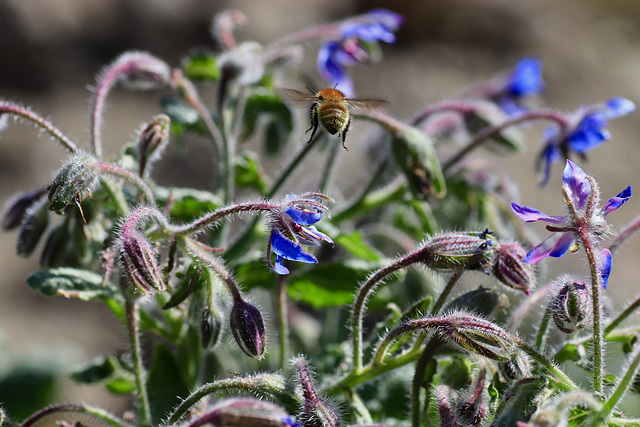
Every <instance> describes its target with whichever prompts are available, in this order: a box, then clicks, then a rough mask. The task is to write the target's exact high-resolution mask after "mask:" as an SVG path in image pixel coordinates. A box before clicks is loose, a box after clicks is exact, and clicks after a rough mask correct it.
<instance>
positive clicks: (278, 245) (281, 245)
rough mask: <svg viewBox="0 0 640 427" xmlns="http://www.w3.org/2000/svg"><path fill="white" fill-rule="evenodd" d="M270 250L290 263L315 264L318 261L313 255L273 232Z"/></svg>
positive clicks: (280, 234)
mask: <svg viewBox="0 0 640 427" xmlns="http://www.w3.org/2000/svg"><path fill="white" fill-rule="evenodd" d="M271 249H273V252H274V253H275V254H276V255H279V256H281V257H282V258H285V259H290V260H292V261H298V262H306V263H309V264H316V263H317V262H318V260H317V259H316V257H314V256H313V255H311V254H309V253H307V252H305V251H304V249H302V246H300V245H299V244H297V243H296V242H293V241H291V240H289V239H287V238H286V237H284V236H283V235H282V233H280V232H279V231H277V230H276V231H274V232H273V234H272V235H271Z"/></svg>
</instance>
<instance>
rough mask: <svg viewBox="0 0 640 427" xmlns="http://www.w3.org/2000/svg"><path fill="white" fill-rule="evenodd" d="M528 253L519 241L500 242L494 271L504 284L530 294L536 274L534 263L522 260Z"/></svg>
mask: <svg viewBox="0 0 640 427" xmlns="http://www.w3.org/2000/svg"><path fill="white" fill-rule="evenodd" d="M526 254H527V251H526V250H524V248H523V247H522V246H520V245H519V244H517V243H500V244H499V245H498V247H497V248H496V257H495V261H494V263H493V268H492V271H493V275H494V276H495V278H496V279H498V280H499V281H500V282H502V283H503V284H505V285H507V286H508V287H510V288H513V289H517V290H520V291H523V292H524V293H525V294H526V295H529V293H530V292H529V288H530V287H531V286H532V285H533V278H534V276H533V265H531V264H527V263H524V262H523V261H522V259H523V258H524V257H525V255H526Z"/></svg>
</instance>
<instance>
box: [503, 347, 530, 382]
mask: <svg viewBox="0 0 640 427" xmlns="http://www.w3.org/2000/svg"><path fill="white" fill-rule="evenodd" d="M498 370H499V371H500V373H501V374H502V376H503V377H504V378H505V379H506V380H508V382H511V381H516V380H518V379H520V378H524V377H530V376H531V364H530V362H529V358H528V357H527V356H526V355H525V354H523V353H520V352H516V353H514V354H513V356H511V359H509V360H507V361H505V362H500V363H498Z"/></svg>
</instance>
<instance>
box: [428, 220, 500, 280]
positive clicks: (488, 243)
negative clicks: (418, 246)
mask: <svg viewBox="0 0 640 427" xmlns="http://www.w3.org/2000/svg"><path fill="white" fill-rule="evenodd" d="M494 241H495V239H494V238H493V237H492V236H491V231H489V230H485V231H483V232H480V233H477V232H452V233H445V234H440V235H437V236H433V237H431V238H430V239H429V240H428V241H427V242H426V243H425V244H424V246H423V248H422V250H420V251H419V253H420V255H419V256H420V261H421V262H423V263H424V264H426V265H427V267H429V268H430V269H433V270H438V271H460V270H480V271H484V272H486V273H487V272H489V271H490V269H491V265H492V264H493V262H494V259H495V249H494V247H493V243H494Z"/></svg>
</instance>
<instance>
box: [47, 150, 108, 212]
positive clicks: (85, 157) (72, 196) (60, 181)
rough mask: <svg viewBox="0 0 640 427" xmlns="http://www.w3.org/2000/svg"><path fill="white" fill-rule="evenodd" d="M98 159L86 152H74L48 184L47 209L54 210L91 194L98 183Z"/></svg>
mask: <svg viewBox="0 0 640 427" xmlns="http://www.w3.org/2000/svg"><path fill="white" fill-rule="evenodd" d="M97 164H98V161H97V159H96V158H95V157H93V156H92V155H90V154H87V153H76V154H74V155H73V156H71V158H70V159H69V160H68V161H67V163H66V164H65V165H64V166H63V167H62V169H60V172H58V175H57V176H56V177H55V178H54V180H53V183H52V184H51V185H50V186H49V209H50V210H52V211H55V212H58V213H60V212H62V210H63V209H64V208H65V207H67V206H68V205H71V204H76V205H78V206H80V202H82V200H84V199H85V198H87V197H89V196H91V192H92V191H93V189H94V188H95V187H96V186H97V184H98V168H97Z"/></svg>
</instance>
